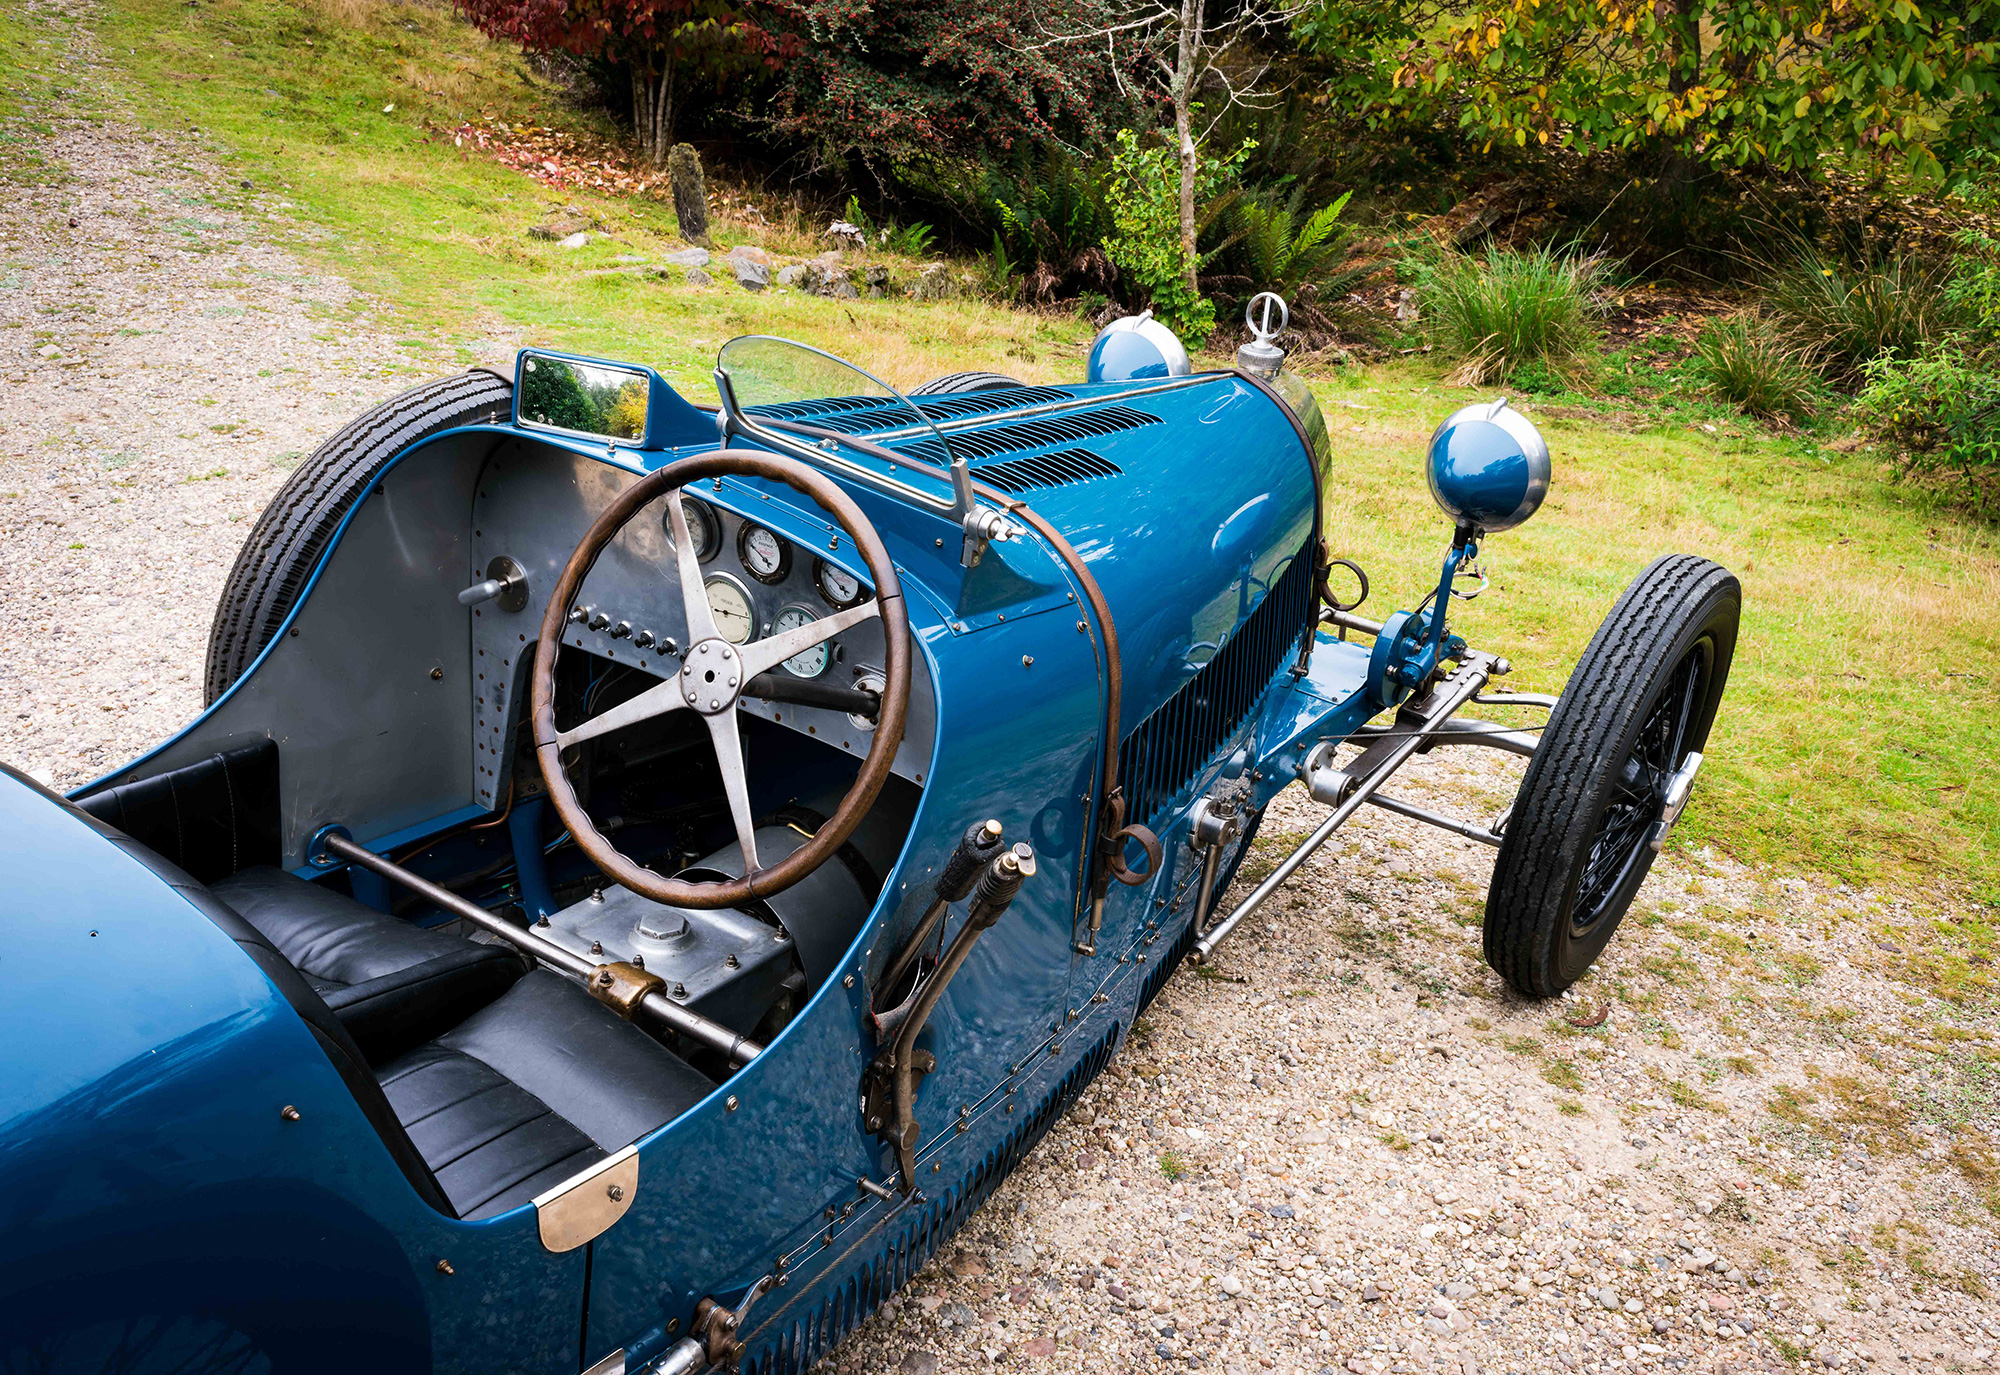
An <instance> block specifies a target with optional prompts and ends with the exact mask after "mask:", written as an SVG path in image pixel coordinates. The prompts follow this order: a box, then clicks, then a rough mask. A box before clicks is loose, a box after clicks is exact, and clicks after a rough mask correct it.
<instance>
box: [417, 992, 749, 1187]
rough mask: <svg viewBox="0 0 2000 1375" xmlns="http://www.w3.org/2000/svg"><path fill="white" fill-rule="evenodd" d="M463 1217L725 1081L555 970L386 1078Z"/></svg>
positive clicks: (547, 1180)
mask: <svg viewBox="0 0 2000 1375" xmlns="http://www.w3.org/2000/svg"><path fill="white" fill-rule="evenodd" d="M378 1077H379V1078H380V1080H381V1083H382V1091H383V1092H384V1093H385V1094H387V1095H388V1098H389V1103H390V1105H391V1106H392V1107H393V1108H394V1109H395V1113H396V1117H397V1119H398V1120H399V1121H400V1122H401V1123H402V1124H403V1128H404V1130H406V1131H407V1132H408V1133H409V1135H410V1140H411V1141H412V1142H413V1143H414V1144H415V1145H416V1148H417V1150H418V1152H419V1153H420V1154H421V1155H422V1156H423V1158H424V1161H425V1163H426V1164H428V1165H429V1166H430V1169H431V1172H432V1173H433V1174H434V1175H435V1176H436V1178H437V1182H438V1186H439V1187H440V1188H442V1189H443V1190H444V1193H445V1196H446V1197H447V1198H449V1199H450V1200H451V1204H452V1207H453V1209H454V1210H456V1212H457V1213H458V1215H459V1216H460V1217H462V1218H482V1217H492V1216H494V1215H495V1214H498V1213H504V1212H506V1211H507V1210H508V1209H510V1208H513V1207H516V1206H518V1205H520V1204H522V1203H526V1202H527V1201H528V1200H530V1199H532V1198H533V1197H534V1196H535V1195H536V1194H539V1193H541V1192H543V1191H544V1190H546V1189H548V1188H550V1187H551V1186H553V1185H555V1184H559V1183H561V1182H562V1181H563V1180H565V1179H567V1178H569V1177H570V1176H571V1175H574V1174H576V1173H577V1172H578V1171H579V1170H582V1169H585V1168H587V1167H589V1166H590V1165H593V1164H595V1163H596V1162H597V1161H599V1160H602V1159H604V1157H605V1156H607V1155H610V1154H611V1153H612V1152H614V1151H618V1150H622V1149H623V1148H624V1147H625V1146H627V1145H629V1144H631V1143H632V1142H634V1141H636V1140H638V1139H639V1138H640V1137H642V1136H644V1135H645V1134H646V1133H648V1132H650V1131H652V1130H654V1129H655V1128H657V1127H660V1126H663V1125H664V1124H666V1123H667V1122H669V1121H671V1120H673V1119H674V1118H675V1117H677V1116H679V1115H680V1114H681V1113H682V1112H683V1111H685V1110H686V1109H688V1108H690V1107H693V1106H694V1105H695V1104H696V1103H698V1102H700V1101H701V1099H702V1098H704V1097H705V1096H707V1094H708V1092H709V1090H711V1089H712V1088H714V1087H715V1086H714V1085H713V1084H711V1083H710V1082H709V1081H708V1079H707V1078H706V1077H705V1076H704V1075H702V1074H700V1073H699V1072H697V1071H696V1070H695V1069H694V1068H692V1067H691V1066H689V1065H687V1064H686V1063H684V1062H683V1061H681V1060H680V1059H678V1058H676V1057H675V1056H674V1055H672V1054H670V1053H669V1052H668V1051H667V1050H666V1049H665V1048H664V1047H662V1046H661V1045H660V1044H659V1043H658V1042H657V1041H655V1040H653V1039H652V1038H651V1037H650V1036H648V1035H646V1033H645V1032H643V1031H641V1030H640V1029H639V1028H638V1027H636V1026H633V1025H632V1024H631V1023H630V1022H627V1021H624V1020H623V1019H621V1018H620V1017H619V1016H618V1015H617V1014H616V1013H614V1012H612V1011H611V1010H610V1009H609V1008H607V1007H605V1006H604V1004H602V1003H600V1002H598V1001H597V1000H596V999H595V998H593V997H591V996H590V995H589V994H588V993H586V992H584V991H583V989H581V988H579V987H578V986H577V985H575V984H573V983H571V982H569V981H568V980H567V979H563V978H561V977H559V976H557V975H555V974H551V973H549V972H548V971H546V970H537V971H535V972H534V973H532V974H529V975H527V976H526V977H525V978H523V979H522V980H521V981H520V982H519V983H517V984H515V985H514V987H513V988H512V989H510V990H509V991H508V992H507V994H506V995H505V996H504V997H502V998H501V999H500V1000H499V1001H498V1002H496V1003H494V1004H493V1005H492V1006H491V1007H488V1008H486V1009H484V1010H483V1011H480V1012H476V1013H474V1014H473V1015H472V1016H471V1017H470V1018H468V1019H467V1020H466V1021H465V1022H464V1023H463V1024H462V1025H460V1026H458V1027H456V1028H454V1029H453V1030H451V1031H448V1032H446V1033H445V1034H444V1035H442V1036H439V1037H438V1038H436V1039H435V1040H433V1041H431V1042H429V1043H428V1044H426V1045H422V1046H419V1047H418V1048H417V1049H415V1050H413V1051H411V1052H410V1053H409V1054H407V1055H405V1056H403V1057H402V1058H400V1059H398V1060H396V1061H395V1062H393V1063H391V1064H388V1065H384V1066H383V1067H382V1068H381V1070H379V1071H378Z"/></svg>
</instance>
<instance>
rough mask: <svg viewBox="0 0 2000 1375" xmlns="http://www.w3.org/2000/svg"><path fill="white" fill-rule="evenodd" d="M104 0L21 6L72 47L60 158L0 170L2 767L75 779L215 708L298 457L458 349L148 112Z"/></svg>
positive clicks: (45, 118)
mask: <svg viewBox="0 0 2000 1375" xmlns="http://www.w3.org/2000/svg"><path fill="white" fill-rule="evenodd" d="M92 8H93V7H92V6H91V5H89V4H87V3H85V2H84V0H60V3H49V2H48V0H43V2H42V3H35V4H30V5H29V6H27V9H28V10H29V12H30V13H32V14H35V15H38V16H41V17H44V18H51V19H55V20H57V21H58V22H56V23H55V24H52V25H43V26H38V27H43V28H45V29H46V30H47V31H49V32H51V33H52V34H61V35H62V36H63V38H64V39H65V40H67V42H68V44H69V46H68V47H66V48H60V49H59V48H56V47H54V46H53V45H54V43H55V42H56V41H57V40H55V39H54V38H52V39H51V40H50V43H51V47H50V49H49V51H50V52H51V53H52V54H53V55H54V58H55V62H56V72H55V80H54V81H53V83H52V84H51V85H50V86H48V87H47V88H44V94H43V97H42V100H41V102H40V104H39V107H38V108H36V109H34V110H33V111H32V114H33V116H34V117H35V118H37V119H39V120H40V121H42V122H44V123H46V124H49V125H52V126H53V129H54V132H53V134H52V135H49V136H40V137H37V139H36V143H37V145H38V150H39V151H40V152H41V153H42V154H43V156H44V157H45V158H46V159H47V160H48V161H49V163H51V164H53V166H54V168H55V169H56V171H55V175H54V176H52V177H49V176H35V177H34V179H31V180H27V181H25V182H23V181H21V180H18V179H17V180H14V181H12V182H9V181H6V180H3V179H0V548H4V549H5V551H6V557H5V558H4V559H0V640H4V642H5V643H6V645H7V654H6V655H5V657H4V658H0V701H4V702H5V703H6V704H7V709H6V712H5V715H4V718H0V759H5V760H7V761H8V762H9V763H11V764H14V765H16V766H17V767H21V768H25V769H28V770H29V771H31V772H34V773H35V774H36V775H37V776H38V777H42V778H44V779H45V780H53V781H54V782H55V783H56V784H58V785H59V786H64V787H70V786H74V785H76V784H78V783H83V782H87V781H88V780H90V779H91V778H93V777H96V776H97V775H98V774H99V773H101V772H103V771H104V770H105V769H107V768H109V767H111V766H112V765H114V764H117V763H120V762H122V761H124V760H125V759H128V758H130V757H131V756H132V755H133V754H135V753H137V752H138V751H139V750H140V749H141V748H143V747H144V746H146V745H149V744H152V743H154V742H156V741H158V740H160V739H162V738H164V737H165V736H166V735H167V734H168V733H170V732H171V731H172V730H173V729H175V728H176V727H178V726H179V725H180V724H181V723H183V722H185V721H186V720H188V719H189V718H190V717H191V716H193V715H194V714H195V713H196V712H197V711H199V710H200V707H201V676H202V655H203V652H204V651H205V649H206V647H207V643H208V626H209V617H210V615H211V614H212V613H213V610H214V607H215V601H216V596H217V594H218V592H219V591H220V590H221V587H222V580H223V577H224V575H225V574H226V573H227V572H228V570H229V565H230V563H231V561H233V560H234V559H235V557H236V551H237V548H238V547H239V546H240V545H241V544H242V542H243V539H244V537H245V536H246V535H248V533H249V531H250V522H252V521H254V519H255V517H256V514H257V512H258V511H259V510H261V509H262V508H263V506H264V503H265V502H266V501H268V500H269V499H270V498H271V496H272V494H273V493H274V492H276V491H277V489H278V487H279V485H280V484H281V483H282V482H283V481H284V479H285V476H286V474H287V473H288V472H289V471H290V469H291V468H292V466H294V465H295V464H296V463H297V461H298V459H299V457H300V456H301V455H302V454H304V453H307V452H310V451H311V450H312V449H313V448H314V447H315V446H316V445H317V444H318V443H319V442H320V441H321V440H322V439H324V438H325V437H326V436H327V435H328V434H330V433H332V432H333V431H334V430H335V429H337V428H339V427H340V426H341V425H342V424H344V423H345V422H346V421H348V420H350V419H352V418H353V417H354V416H355V415H356V414H357V413H358V412H360V411H362V410H365V409H366V408H367V407H369V406H371V405H373V404H375V403H376V402H378V401H380V400H382V399H383V398H385V397H387V396H390V395H392V394H394V393H395V392H398V391H401V390H403V389H404V388H406V387H408V386H410V385H412V384H413V383H414V382H415V381H417V380H418V379H419V377H421V376H423V375H429V374H432V373H436V372H442V371H446V370H448V368H449V367H450V364H447V363H444V362H439V361H432V362H428V363H426V362H425V361H424V358H423V357H422V356H421V354H420V355H419V356H418V357H416V358H413V357H412V351H411V350H410V349H408V348H405V347H403V346H402V344H401V343H400V342H399V340H398V339H396V338H391V337H389V336H387V335H386V334H384V333H382V332H381V331H380V329H379V328H378V327H376V326H374V325H373V324H371V322H370V319H369V315H368V306H369V303H368V302H366V301H363V300H360V299H358V298H357V297H356V296H355V295H354V293H352V292H351V291H350V290H349V289H348V287H347V285H346V284H345V283H344V282H342V281H341V280H339V279H338V278H337V277H332V276H328V275H326V274H324V273H321V272H316V271H314V270H312V269H309V268H308V267H306V266H304V265H302V264H301V263H300V262H299V260H298V259H297V258H295V257H293V256H292V255H291V254H289V253H287V252H285V251H283V250H282V249H281V248H278V247H276V246H274V245H272V244H271V243H269V242H267V241H266V234H267V231H266V230H265V229H264V227H263V225H262V224H260V223H259V222H258V220H256V219H254V218H251V217H247V216H245V215H244V214H242V213H239V211H238V210H237V209H236V208H234V207H238V206H243V205H245V204H246V203H248V204H249V205H251V206H253V207H255V208H257V209H259V210H262V211H265V212H267V213H270V214H272V215H274V216H276V217H277V218H279V219H282V218H283V217H284V213H285V205H284V203H283V201H282V200H280V199H276V198H271V199H268V200H267V199H265V197H264V193H262V192H261V191H260V190H259V189H258V188H257V187H255V186H254V185H249V184H245V183H235V182H230V181H228V180H227V179H226V178H225V177H224V175H223V174H222V173H221V172H220V171H218V170H217V169H216V167H215V165H214V164H213V163H212V162H211V161H210V160H209V158H208V156H207V155H206V153H205V151H204V149H203V148H202V146H201V140H200V139H199V137H198V136H197V135H196V134H195V133H194V132H192V131H182V132H169V133H156V132H150V131H146V130H142V129H141V128H139V127H138V125H137V124H136V122H135V121H134V120H133V119H132V118H131V115H130V111H129V109H128V108H127V107H126V105H125V104H124V102H123V101H122V100H121V98H120V97H119V96H118V94H117V93H116V92H115V91H114V90H112V89H111V88H110V87H109V85H108V83H107V82H106V80H105V79H104V72H103V68H102V55H101V54H100V53H99V52H98V51H97V48H96V45H95V44H94V42H93V41H92V39H91V37H90V34H89V30H88V28H87V27H86V25H85V24H84V23H83V22H79V21H81V20H83V19H86V18H87V17H88V15H89V14H90V12H91V10H92ZM13 174H14V175H15V176H16V177H17V178H18V177H20V176H22V175H29V176H33V173H26V174H24V173H23V172H22V170H21V169H20V168H18V167H17V168H15V169H14V173H13ZM4 175H6V174H0V177H4Z"/></svg>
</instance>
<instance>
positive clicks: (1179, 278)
mask: <svg viewBox="0 0 2000 1375" xmlns="http://www.w3.org/2000/svg"><path fill="white" fill-rule="evenodd" d="M1252 146H1253V145H1251V144H1248V143H1245V144H1243V145H1242V146H1241V147H1239V148H1237V149H1236V151H1235V152H1233V153H1231V154H1230V155H1229V156H1228V157H1226V158H1213V157H1209V156H1206V155H1204V156H1203V157H1202V158H1201V160H1200V161H1199V163H1197V165H1196V172H1195V183H1194V186H1193V188H1192V192H1193V194H1194V195H1195V196H1196V197H1197V198H1199V199H1201V200H1206V199H1208V198H1209V197H1210V196H1212V195H1214V194H1215V192H1216V189H1217V188H1218V187H1219V186H1221V184H1222V183H1223V182H1224V181H1225V180H1226V179H1228V178H1229V177H1230V176H1231V175H1233V174H1234V173H1235V171H1236V169H1237V167H1239V166H1240V165H1241V164H1242V161H1243V159H1244V158H1246V157H1248V156H1249V154H1250V150H1251V147H1252ZM1179 161H1180V157H1179V150H1178V149H1175V148H1168V147H1163V146H1160V145H1154V146H1152V147H1144V146H1142V145H1141V143H1140V141H1139V138H1138V136H1137V135H1136V134H1134V133H1133V132H1132V131H1131V130H1130V129H1121V130H1119V132H1118V151H1117V152H1116V153H1115V154H1113V155H1112V159H1111V180H1110V183H1109V185H1108V187H1107V188H1106V189H1107V196H1108V199H1109V200H1110V202H1111V219H1112V223H1113V225H1115V226H1116V230H1117V232H1116V233H1115V234H1114V235H1113V236H1112V238H1111V241H1110V242H1109V243H1108V244H1106V245H1105V247H1106V249H1107V251H1108V252H1109V253H1110V254H1111V261H1113V262H1114V263H1116V264H1118V266H1119V268H1120V269H1121V270H1122V271H1123V272H1124V273H1125V274H1126V275H1127V277H1128V278H1129V279H1130V280H1131V282H1132V283H1133V284H1134V285H1135V286H1137V287H1138V288H1139V289H1141V290H1142V291H1144V292H1145V293H1146V294H1147V296H1148V297H1149V298H1150V300H1151V304H1152V307H1153V314H1154V316H1155V317H1157V318H1158V319H1159V321H1160V322H1161V323H1162V324H1164V325H1166V326H1167V327H1168V328H1169V329H1171V330H1173V331H1174V333H1176V334H1178V335H1179V336H1180V337H1181V338H1182V339H1183V340H1184V341H1185V342H1186V343H1187V345H1188V347H1189V349H1191V350H1192V349H1195V348H1198V347H1200V346H1201V344H1202V343H1203V342H1204V341H1206V340H1207V338H1208V334H1209V331H1210V330H1211V329H1213V328H1214V327H1215V303H1214V302H1213V301H1210V300H1208V299H1207V298H1205V297H1204V296H1203V295H1202V294H1201V289H1200V286H1199V285H1198V283H1197V274H1198V273H1199V271H1200V268H1201V262H1200V260H1199V259H1198V258H1197V257H1196V256H1194V255H1193V254H1192V253H1190V252H1189V250H1188V247H1187V242H1186V240H1185V239H1184V238H1183V237H1182V234H1181V225H1180V211H1181V206H1182V203H1183V201H1184V199H1185V195H1184V193H1183V192H1182V190H1181V180H1180V178H1179V176H1177V175H1176V166H1177V164H1178V163H1179ZM1328 228H1329V229H1330V228H1331V224H1330V223H1329V225H1328Z"/></svg>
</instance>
